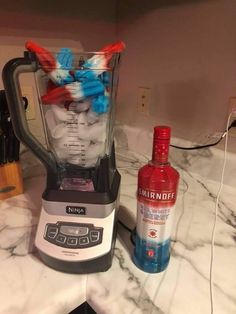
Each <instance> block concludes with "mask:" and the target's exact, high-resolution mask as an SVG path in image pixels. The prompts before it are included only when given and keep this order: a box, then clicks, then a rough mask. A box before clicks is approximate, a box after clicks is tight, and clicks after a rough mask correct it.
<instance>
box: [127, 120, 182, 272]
mask: <svg viewBox="0 0 236 314" xmlns="http://www.w3.org/2000/svg"><path fill="white" fill-rule="evenodd" d="M170 132H171V130H170V128H169V127H167V126H156V127H155V128H154V137H153V152H152V160H151V161H150V162H149V163H148V164H146V165H145V166H143V167H142V168H140V170H139V173H138V190H137V227H136V238H135V249H134V255H133V260H134V263H135V264H136V265H137V266H138V267H139V268H140V269H142V270H143V271H145V272H148V273H157V272H161V271H163V270H164V269H165V268H166V267H167V265H168V263H169V259H170V236H171V228H172V220H173V215H174V207H175V202H176V197H177V188H178V182H179V173H178V172H177V171H176V170H175V169H174V168H173V167H172V166H171V165H170V163H169V162H168V153H169V145H170Z"/></svg>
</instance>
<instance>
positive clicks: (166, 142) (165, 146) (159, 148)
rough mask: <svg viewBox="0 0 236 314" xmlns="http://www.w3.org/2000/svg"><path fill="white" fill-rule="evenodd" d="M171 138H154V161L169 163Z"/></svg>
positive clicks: (156, 162)
mask: <svg viewBox="0 0 236 314" xmlns="http://www.w3.org/2000/svg"><path fill="white" fill-rule="evenodd" d="M169 147H170V139H169V138H168V139H159V138H155V136H154V138H153V148H152V163H153V164H166V163H168V156H169Z"/></svg>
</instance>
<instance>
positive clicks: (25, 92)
mask: <svg viewBox="0 0 236 314" xmlns="http://www.w3.org/2000/svg"><path fill="white" fill-rule="evenodd" d="M21 94H22V96H23V97H26V98H27V100H28V107H27V109H26V118H27V120H35V119H36V113H35V103H34V92H33V87H32V86H30V85H23V86H21Z"/></svg>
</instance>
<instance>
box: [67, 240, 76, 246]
mask: <svg viewBox="0 0 236 314" xmlns="http://www.w3.org/2000/svg"><path fill="white" fill-rule="evenodd" d="M77 242H78V239H77V238H68V239H67V244H68V245H73V246H76V245H77Z"/></svg>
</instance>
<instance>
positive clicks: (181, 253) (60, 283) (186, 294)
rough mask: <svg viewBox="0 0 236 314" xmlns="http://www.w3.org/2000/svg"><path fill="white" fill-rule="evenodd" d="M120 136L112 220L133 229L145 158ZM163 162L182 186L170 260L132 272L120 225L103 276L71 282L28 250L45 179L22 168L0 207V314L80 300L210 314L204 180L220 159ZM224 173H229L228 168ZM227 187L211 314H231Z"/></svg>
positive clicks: (56, 309)
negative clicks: (20, 181) (17, 189)
mask: <svg viewBox="0 0 236 314" xmlns="http://www.w3.org/2000/svg"><path fill="white" fill-rule="evenodd" d="M120 135H121V136H120V141H118V143H117V154H116V155H117V163H118V169H119V171H120V173H121V176H122V180H121V196H120V210H119V219H120V220H121V221H122V222H123V223H125V224H126V225H127V226H129V227H130V228H131V229H133V228H134V226H135V219H136V218H135V217H136V187H137V171H138V169H139V168H140V166H141V165H143V164H145V163H146V162H147V160H148V156H150V151H148V152H146V153H145V152H144V153H143V152H140V151H139V152H132V150H130V145H129V143H128V141H127V138H126V140H124V138H122V134H120ZM120 143H122V145H120ZM134 146H135V145H134ZM128 147H129V149H128ZM131 148H132V147H131ZM219 154H220V158H219V160H220V162H218V163H217V162H215V156H217V158H218V155H219ZM170 155H171V162H172V165H173V166H174V167H175V168H176V169H177V170H178V171H179V172H180V176H181V180H180V187H179V193H178V199H177V204H176V212H175V220H174V226H173V232H172V252H171V260H170V264H169V266H168V268H167V270H166V271H164V272H162V273H159V274H148V273H145V272H143V271H141V270H139V269H138V268H137V267H136V266H135V265H134V264H133V262H132V260H131V254H132V252H133V246H132V243H131V241H130V234H129V232H128V231H127V230H125V229H124V228H123V227H122V226H121V225H119V228H118V236H117V240H116V248H115V255H114V258H113V264H112V267H111V268H110V269H109V270H108V271H107V272H104V273H95V274H89V275H74V274H64V273H61V272H58V271H55V270H53V269H50V268H49V267H47V266H45V265H44V264H43V263H42V262H41V261H40V259H39V257H38V254H37V251H36V250H35V248H34V245H33V243H34V236H35V230H36V227H37V221H38V216H39V212H40V207H41V194H42V191H43V189H44V182H45V176H44V175H43V171H42V168H41V167H38V166H37V167H36V166H35V165H33V164H30V165H29V164H28V166H27V169H25V173H26V178H25V182H24V187H25V193H24V194H23V195H19V196H17V197H13V198H11V199H8V200H6V201H4V202H0V278H1V280H0V296H1V297H0V299H1V302H0V313H1V314H13V313H14V314H15V313H23V314H29V313H30V314H32V313H37V314H38V313H43V314H49V313H50V314H53V313H56V314H65V313H69V312H70V311H72V310H73V309H75V308H76V307H77V306H78V305H79V304H81V303H83V302H84V301H85V300H87V302H88V303H89V304H90V305H91V306H92V307H93V308H94V310H95V311H96V312H97V313H102V314H116V313H117V314H122V313H124V314H126V313H127V314H131V313H132V314H133V313H134V314H138V313H140V314H142V313H148V314H159V313H160V314H162V313H163V314H167V313H170V314H185V313H186V314H189V313H191V314H195V313H196V314H199V313H203V314H205V313H210V284H209V274H210V257H211V234H212V228H213V223H214V211H215V201H216V195H217V192H218V189H219V179H220V176H219V177H218V180H217V178H215V177H211V175H210V173H211V172H212V173H215V172H214V171H213V170H214V169H209V168H210V167H211V164H212V165H218V167H217V169H216V172H217V171H218V170H219V169H218V168H221V167H222V166H221V165H222V160H223V158H222V155H223V153H219V152H218V151H217V150H216V151H214V149H206V150H204V151H201V152H200V151H199V152H192V153H191V152H190V153H186V151H178V152H177V151H176V150H171V152H170ZM231 157H232V156H231ZM233 157H234V156H233ZM34 167H35V168H34ZM204 167H205V171H204ZM230 167H232V168H230ZM228 168H230V170H229V173H230V171H231V173H232V171H233V166H231V164H230V165H228ZM198 170H199V171H198ZM32 173H33V174H34V175H32ZM229 181H230V184H228V182H227V179H226V182H225V184H224V186H223V188H222V193H221V196H220V199H219V209H218V210H219V215H218V220H217V228H216V236H215V257H214V264H213V265H214V268H213V269H214V310H215V312H214V313H215V314H224V313H225V314H231V313H232V314H233V313H236V289H235V288H236V279H235V278H236V267H235V261H236V232H235V226H236V218H235V217H236V184H235V187H234V186H233V181H232V180H231V179H230V180H229ZM235 183H236V182H235Z"/></svg>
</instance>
